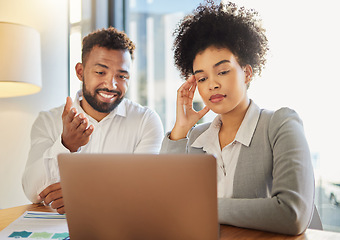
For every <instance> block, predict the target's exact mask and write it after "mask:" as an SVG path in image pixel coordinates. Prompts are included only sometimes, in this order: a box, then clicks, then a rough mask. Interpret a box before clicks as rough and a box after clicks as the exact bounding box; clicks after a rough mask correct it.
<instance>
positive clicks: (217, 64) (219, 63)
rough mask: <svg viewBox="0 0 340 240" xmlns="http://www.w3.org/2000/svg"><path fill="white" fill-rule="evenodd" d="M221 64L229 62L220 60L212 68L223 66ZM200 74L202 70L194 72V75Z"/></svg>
mask: <svg viewBox="0 0 340 240" xmlns="http://www.w3.org/2000/svg"><path fill="white" fill-rule="evenodd" d="M223 63H230V61H229V60H226V59H224V60H221V61H219V62H218V63H215V64H214V68H215V67H218V66H219V65H221V64H223ZM201 72H203V70H196V71H195V72H194V75H195V74H197V73H201Z"/></svg>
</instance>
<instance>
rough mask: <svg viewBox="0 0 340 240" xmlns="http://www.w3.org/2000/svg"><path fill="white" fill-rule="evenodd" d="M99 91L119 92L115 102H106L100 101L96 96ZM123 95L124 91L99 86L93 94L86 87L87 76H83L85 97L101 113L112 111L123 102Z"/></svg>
mask: <svg viewBox="0 0 340 240" xmlns="http://www.w3.org/2000/svg"><path fill="white" fill-rule="evenodd" d="M99 91H106V92H112V93H116V94H117V97H116V100H115V101H114V102H113V103H106V102H100V101H98V100H97V98H96V97H95V96H96V94H98V92H99ZM121 95H122V93H121V92H120V91H115V90H109V89H107V88H98V89H96V90H95V93H94V94H93V95H92V94H91V93H90V92H89V91H88V90H87V89H86V84H85V78H84V77H83V97H84V98H85V99H86V101H87V102H88V104H90V106H91V107H92V108H93V109H94V110H96V111H98V112H101V113H110V112H112V111H113V110H114V109H115V108H116V107H117V106H118V105H119V104H120V103H121V101H122V100H123V99H124V96H121Z"/></svg>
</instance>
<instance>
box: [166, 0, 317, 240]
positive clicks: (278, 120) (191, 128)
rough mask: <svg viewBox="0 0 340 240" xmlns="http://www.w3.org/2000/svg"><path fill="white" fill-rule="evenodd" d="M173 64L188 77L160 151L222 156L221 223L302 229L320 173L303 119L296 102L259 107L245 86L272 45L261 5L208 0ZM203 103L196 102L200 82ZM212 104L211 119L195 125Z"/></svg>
mask: <svg viewBox="0 0 340 240" xmlns="http://www.w3.org/2000/svg"><path fill="white" fill-rule="evenodd" d="M174 50H175V63H176V65H177V67H178V68H179V70H180V71H181V73H182V75H183V76H184V77H186V78H187V81H186V82H185V83H184V84H183V85H182V86H181V87H180V88H179V90H178V92H177V111H176V123H175V125H174V127H173V129H172V131H171V132H169V133H168V134H167V135H166V137H165V138H164V140H163V145H162V149H161V153H207V154H213V155H214V156H215V157H216V161H217V175H218V179H217V181H218V184H217V188H218V205H219V222H220V223H221V224H230V225H234V226H239V227H245V228H253V229H259V230H264V231H271V232H277V233H284V234H292V235H297V234H300V233H302V232H303V231H304V230H305V229H306V228H307V227H308V226H309V224H310V222H311V219H312V216H313V211H314V176H313V168H312V164H311V159H310V152H309V148H308V144H307V141H306V138H305V135H304V130H303V125H302V122H301V120H300V118H299V116H298V115H297V113H296V112H294V111H293V110H291V109H288V108H281V109H279V110H277V111H268V110H265V109H260V108H259V107H258V106H257V105H256V104H255V103H254V102H253V101H252V100H250V99H249V98H248V95H247V89H248V87H249V84H250V82H251V80H252V78H253V76H254V75H255V74H258V75H260V73H261V70H262V68H263V67H264V65H265V62H266V59H265V55H266V52H267V50H268V46H267V38H266V36H265V30H264V29H263V28H262V27H261V25H260V20H259V18H258V14H257V12H255V11H254V10H247V9H245V8H238V7H237V6H236V5H235V4H233V3H228V4H226V5H223V4H220V5H215V4H214V3H213V2H212V1H208V2H207V3H206V4H205V5H200V6H199V7H198V8H197V9H196V10H195V11H194V12H193V14H191V15H187V16H186V17H185V18H184V19H183V20H182V22H181V23H180V25H179V27H178V28H177V30H176V31H175V43H174ZM196 88H198V92H199V94H200V96H201V97H202V99H203V102H204V103H205V105H206V106H205V107H204V108H203V109H202V110H200V111H198V112H196V111H195V110H194V109H193V108H192V102H193V96H194V92H195V89H196ZM209 110H212V111H213V112H215V113H216V114H217V117H216V118H215V119H214V120H213V121H212V122H211V123H205V124H200V125H197V126H195V124H196V123H197V122H198V120H200V119H201V118H202V117H203V116H204V115H205V114H206V113H207V112H208V111H209Z"/></svg>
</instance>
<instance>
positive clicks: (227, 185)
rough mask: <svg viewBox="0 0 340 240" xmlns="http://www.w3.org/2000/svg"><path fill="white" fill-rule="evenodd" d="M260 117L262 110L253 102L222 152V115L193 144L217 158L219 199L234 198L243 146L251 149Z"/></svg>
mask: <svg viewBox="0 0 340 240" xmlns="http://www.w3.org/2000/svg"><path fill="white" fill-rule="evenodd" d="M259 117H260V109H259V108H258V107H257V106H256V105H255V104H252V101H251V102H250V106H249V108H248V110H247V112H246V115H245V116H244V119H243V121H242V123H241V126H240V128H239V129H238V131H237V133H236V136H235V139H234V140H233V141H232V142H231V143H230V144H228V145H227V146H225V147H224V148H223V149H222V151H221V147H220V141H219V137H218V133H219V131H220V128H221V125H222V122H221V116H220V115H217V116H216V117H215V119H214V120H213V122H212V123H211V125H210V126H209V128H208V129H207V130H206V131H205V132H203V133H202V134H201V135H200V136H199V137H198V138H197V139H196V140H195V141H194V142H193V143H192V145H191V146H192V147H196V148H203V150H204V151H205V152H206V153H208V154H212V155H214V156H215V158H216V161H217V195H218V198H230V197H232V195H233V183H234V175H235V170H236V165H237V161H238V157H239V155H240V151H241V146H242V145H244V146H246V147H249V145H250V142H251V139H252V137H253V135H254V132H255V128H256V125H257V122H258V120H259ZM207 139H210V141H207Z"/></svg>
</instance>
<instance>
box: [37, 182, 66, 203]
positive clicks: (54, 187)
mask: <svg viewBox="0 0 340 240" xmlns="http://www.w3.org/2000/svg"><path fill="white" fill-rule="evenodd" d="M58 189H61V185H60V182H57V183H54V184H51V185H50V186H48V187H47V188H45V189H44V190H43V191H42V192H41V193H39V196H40V197H41V198H42V199H44V198H45V197H46V196H47V195H48V194H49V193H50V192H54V191H56V190H58Z"/></svg>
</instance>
